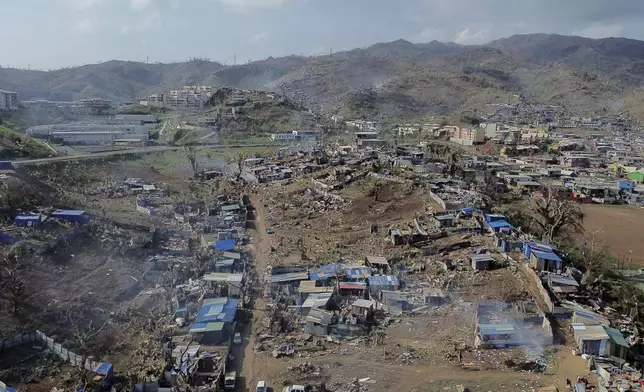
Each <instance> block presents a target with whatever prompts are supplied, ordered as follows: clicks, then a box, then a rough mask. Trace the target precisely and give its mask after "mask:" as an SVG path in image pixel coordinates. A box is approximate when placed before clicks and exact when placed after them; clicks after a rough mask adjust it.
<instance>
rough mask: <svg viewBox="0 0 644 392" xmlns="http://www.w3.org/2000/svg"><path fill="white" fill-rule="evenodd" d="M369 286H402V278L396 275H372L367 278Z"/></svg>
mask: <svg viewBox="0 0 644 392" xmlns="http://www.w3.org/2000/svg"><path fill="white" fill-rule="evenodd" d="M367 282H368V283H369V286H371V287H373V286H393V287H398V286H400V280H399V279H398V278H396V277H395V276H370V277H368V278H367Z"/></svg>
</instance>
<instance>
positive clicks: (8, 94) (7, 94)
mask: <svg viewBox="0 0 644 392" xmlns="http://www.w3.org/2000/svg"><path fill="white" fill-rule="evenodd" d="M19 107H20V102H19V101H18V93H16V92H13V91H7V90H0V110H18V109H19Z"/></svg>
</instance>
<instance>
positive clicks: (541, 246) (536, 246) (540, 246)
mask: <svg viewBox="0 0 644 392" xmlns="http://www.w3.org/2000/svg"><path fill="white" fill-rule="evenodd" d="M526 246H527V247H529V248H530V249H533V250H540V251H542V252H550V253H552V251H553V250H555V247H554V246H552V245H550V244H547V243H545V242H544V243H539V242H534V241H530V242H526Z"/></svg>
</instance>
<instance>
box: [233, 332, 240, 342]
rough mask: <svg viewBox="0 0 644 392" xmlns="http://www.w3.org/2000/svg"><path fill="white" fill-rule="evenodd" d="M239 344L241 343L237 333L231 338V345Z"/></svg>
mask: <svg viewBox="0 0 644 392" xmlns="http://www.w3.org/2000/svg"><path fill="white" fill-rule="evenodd" d="M241 342H242V337H241V333H239V332H237V333H236V334H235V336H234V337H233V343H234V344H241Z"/></svg>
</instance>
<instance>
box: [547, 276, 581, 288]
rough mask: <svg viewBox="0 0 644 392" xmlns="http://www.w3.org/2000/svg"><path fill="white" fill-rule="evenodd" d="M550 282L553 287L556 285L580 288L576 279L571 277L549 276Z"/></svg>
mask: <svg viewBox="0 0 644 392" xmlns="http://www.w3.org/2000/svg"><path fill="white" fill-rule="evenodd" d="M548 280H549V281H550V284H551V285H555V286H575V287H579V283H577V281H576V280H575V278H573V277H571V276H563V275H557V274H550V275H548Z"/></svg>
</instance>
